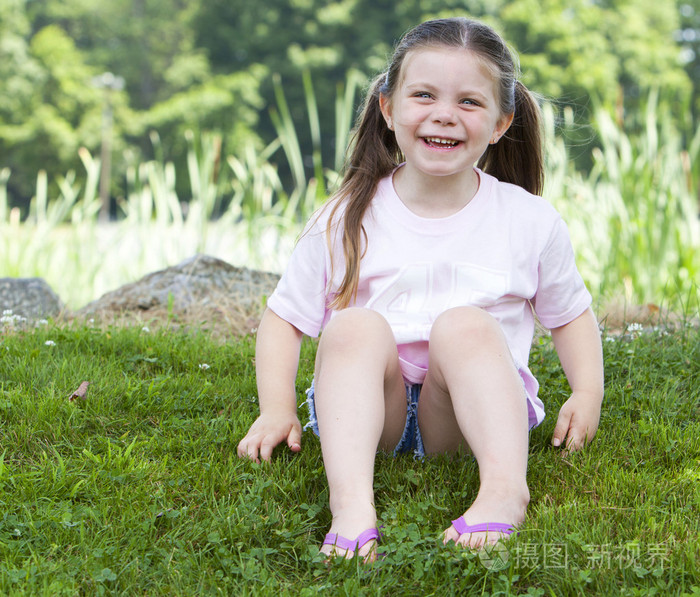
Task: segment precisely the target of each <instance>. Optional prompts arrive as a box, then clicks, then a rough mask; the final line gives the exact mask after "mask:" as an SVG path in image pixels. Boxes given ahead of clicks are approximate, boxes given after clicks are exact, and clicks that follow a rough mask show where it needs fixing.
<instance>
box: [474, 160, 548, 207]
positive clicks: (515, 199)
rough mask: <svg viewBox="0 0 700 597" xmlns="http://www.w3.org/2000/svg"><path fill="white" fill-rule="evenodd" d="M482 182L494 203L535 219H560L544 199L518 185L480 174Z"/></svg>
mask: <svg viewBox="0 0 700 597" xmlns="http://www.w3.org/2000/svg"><path fill="white" fill-rule="evenodd" d="M479 175H480V176H481V177H482V181H483V182H484V183H485V184H486V185H487V186H488V188H489V191H490V195H491V198H492V200H493V201H496V202H498V203H499V204H500V205H501V206H503V207H506V208H508V209H509V210H512V211H514V212H516V213H518V214H522V215H527V214H530V215H531V216H533V217H550V218H558V217H559V212H557V210H556V209H555V208H554V206H553V205H552V204H551V203H550V202H549V201H547V200H546V199H545V198H544V197H540V196H539V195H533V194H532V193H530V192H528V191H526V190H525V189H523V188H522V187H519V186H518V185H515V184H511V183H508V182H501V181H500V180H498V179H497V178H495V177H493V176H491V175H490V174H486V173H484V172H481V171H480V172H479Z"/></svg>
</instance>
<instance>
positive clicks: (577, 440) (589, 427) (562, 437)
mask: <svg viewBox="0 0 700 597" xmlns="http://www.w3.org/2000/svg"><path fill="white" fill-rule="evenodd" d="M600 405H601V397H600V396H599V395H597V394H591V393H588V392H582V391H581V392H574V393H573V394H571V397H570V398H569V399H568V400H567V401H566V402H565V403H564V404H563V405H562V407H561V409H560V410H559V418H558V419H557V424H556V426H555V427H554V435H553V436H552V445H553V446H555V447H559V446H562V445H563V446H564V448H565V450H564V454H565V455H567V454H569V453H571V452H576V451H577V450H580V449H581V448H583V447H584V446H585V445H586V444H589V443H590V442H591V441H592V440H593V437H594V436H595V434H596V431H597V430H598V423H599V421H600Z"/></svg>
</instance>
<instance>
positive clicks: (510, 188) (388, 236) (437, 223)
mask: <svg viewBox="0 0 700 597" xmlns="http://www.w3.org/2000/svg"><path fill="white" fill-rule="evenodd" d="M477 173H478V175H479V179H480V184H479V190H478V191H477V193H476V195H475V196H474V197H473V198H472V200H471V201H470V202H469V203H468V204H467V205H466V206H465V207H464V208H463V209H461V210H460V211H459V212H457V213H455V214H453V215H451V216H449V217H446V218H435V219H433V218H424V217H421V216H418V215H416V214H415V213H413V212H412V211H410V210H409V209H408V208H407V207H406V206H405V205H404V203H403V202H402V201H401V199H400V198H399V196H398V195H397V194H396V191H395V190H394V186H393V183H392V177H391V176H388V177H387V178H384V179H382V180H381V181H380V183H379V185H378V188H377V192H376V195H375V197H374V198H373V200H372V203H371V204H370V207H369V208H368V210H367V213H366V215H365V217H364V220H363V224H364V228H365V231H366V233H367V239H368V241H367V250H366V253H365V255H364V257H363V258H362V261H361V263H360V280H359V285H358V291H357V299H356V301H355V303H354V304H353V306H358V307H366V308H369V309H373V310H375V311H377V312H379V313H381V314H382V315H383V316H384V317H385V318H386V320H387V321H388V322H389V324H390V326H391V328H392V330H393V332H394V336H395V338H396V344H397V347H398V352H399V358H400V362H401V370H402V373H403V376H404V379H405V380H406V382H408V383H422V382H423V380H424V379H425V374H426V372H427V367H428V338H429V336H430V329H431V327H432V324H433V322H434V321H435V319H436V318H437V316H438V315H440V314H441V313H442V312H444V311H446V310H447V309H450V308H452V307H458V306H465V305H471V306H477V307H481V308H483V309H484V310H486V311H488V312H489V313H490V314H491V315H493V316H494V317H495V318H496V320H497V321H498V322H499V323H500V325H501V328H502V329H503V332H504V334H505V336H506V339H507V341H508V346H509V348H510V351H511V354H512V356H513V360H514V361H515V364H516V366H517V368H518V370H519V372H520V375H521V377H522V379H523V383H524V386H525V389H526V392H527V395H528V408H529V414H530V425H531V426H534V425H537V424H539V423H540V422H541V421H542V419H543V418H544V406H543V404H542V402H541V400H540V399H539V398H538V397H537V390H538V382H537V380H536V379H535V377H534V376H533V374H532V373H531V372H530V370H529V368H528V366H527V363H528V357H529V353H530V346H531V344H532V337H533V333H534V316H533V309H534V311H535V313H536V314H537V317H538V318H539V320H540V322H541V323H542V325H544V326H545V327H547V328H553V327H558V326H561V325H564V324H566V323H569V322H570V321H572V320H573V319H575V318H576V317H578V316H579V315H580V314H581V313H583V311H585V309H586V308H587V307H588V306H589V305H590V304H591V295H590V294H589V292H588V290H587V289H586V287H585V285H584V282H583V280H582V279H581V276H580V275H579V273H578V270H577V269H576V264H575V262H574V253H573V250H572V247H571V242H570V240H569V235H568V231H567V229H566V225H565V224H564V222H563V221H562V219H561V217H560V216H559V214H558V213H557V212H556V210H555V209H554V208H553V207H552V206H551V205H550V204H549V203H548V202H547V201H545V200H544V199H542V198H541V197H537V196H534V195H531V194H530V193H528V192H526V191H525V190H523V189H522V188H521V187H518V186H515V185H511V184H506V183H502V182H500V181H498V180H497V179H495V178H494V177H492V176H490V175H488V174H485V173H483V172H481V171H480V170H477ZM329 211H330V210H322V211H321V212H320V216H319V217H318V218H312V220H311V223H310V224H309V225H308V226H307V229H306V231H305V233H304V234H303V235H302V237H301V238H300V240H299V242H298V244H297V246H296V248H295V250H294V252H293V254H292V257H291V260H290V262H289V266H288V268H287V270H286V272H285V273H284V275H283V276H282V278H281V280H280V282H279V284H278V286H277V289H276V290H275V292H274V293H273V294H272V296H270V298H269V300H268V307H269V308H270V309H272V311H274V312H275V313H276V314H277V315H279V316H280V317H281V318H282V319H284V320H286V321H288V322H289V323H291V324H292V325H294V326H295V327H296V328H297V329H299V330H300V331H301V332H303V333H305V334H307V335H309V336H312V337H315V336H318V334H319V332H320V331H321V330H322V329H323V327H324V325H325V324H326V323H327V322H328V321H329V320H330V319H331V318H332V317H333V316H334V314H335V313H336V312H334V311H332V310H329V309H328V304H329V302H331V301H332V300H333V297H334V293H333V291H334V289H337V288H338V287H339V285H340V281H341V280H342V277H343V273H344V259H343V251H342V244H341V242H340V240H339V238H340V236H339V235H336V237H337V238H338V240H337V242H336V243H335V245H334V264H335V268H334V272H333V274H334V275H333V279H332V280H331V279H330V276H331V259H330V253H329V250H328V245H327V242H326V223H327V221H328V212H329Z"/></svg>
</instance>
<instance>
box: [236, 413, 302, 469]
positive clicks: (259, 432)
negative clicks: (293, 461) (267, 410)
mask: <svg viewBox="0 0 700 597" xmlns="http://www.w3.org/2000/svg"><path fill="white" fill-rule="evenodd" d="M285 440H286V441H287V445H288V446H289V449H290V450H291V451H292V452H299V451H300V450H301V423H299V418H298V417H297V416H296V414H295V413H291V414H286V413H285V414H278V413H274V414H273V413H271V414H261V415H260V416H259V417H258V418H257V419H256V420H255V422H254V423H253V424H252V425H251V426H250V429H249V430H248V433H246V436H245V437H244V438H243V439H242V440H241V441H240V443H239V444H238V456H239V457H240V458H250V459H251V460H254V461H255V462H260V460H259V458H262V459H263V460H266V461H268V462H269V460H270V458H271V456H272V451H273V450H274V449H275V447H276V446H277V445H278V444H280V443H282V442H283V441H285Z"/></svg>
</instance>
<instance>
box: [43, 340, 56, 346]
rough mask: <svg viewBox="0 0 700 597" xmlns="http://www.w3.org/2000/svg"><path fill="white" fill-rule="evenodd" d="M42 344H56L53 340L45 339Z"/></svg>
mask: <svg viewBox="0 0 700 597" xmlns="http://www.w3.org/2000/svg"><path fill="white" fill-rule="evenodd" d="M44 344H46V346H56V343H55V342H54V341H53V340H47V341H46V342H44Z"/></svg>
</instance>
